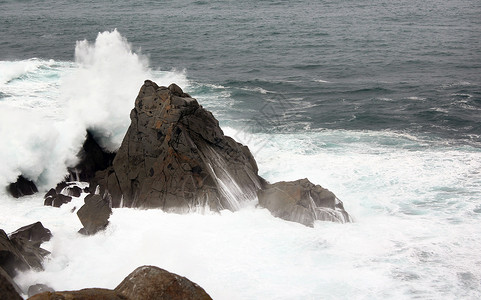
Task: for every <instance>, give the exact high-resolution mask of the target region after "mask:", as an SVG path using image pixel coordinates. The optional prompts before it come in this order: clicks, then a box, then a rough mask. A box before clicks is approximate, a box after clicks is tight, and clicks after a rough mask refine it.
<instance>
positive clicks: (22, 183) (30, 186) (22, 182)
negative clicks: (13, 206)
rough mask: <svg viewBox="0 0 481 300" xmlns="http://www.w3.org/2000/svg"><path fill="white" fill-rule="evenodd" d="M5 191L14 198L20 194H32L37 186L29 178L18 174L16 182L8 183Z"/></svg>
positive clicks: (20, 195)
mask: <svg viewBox="0 0 481 300" xmlns="http://www.w3.org/2000/svg"><path fill="white" fill-rule="evenodd" d="M7 191H8V193H9V194H10V195H12V196H13V197H15V198H20V197H22V196H28V195H33V194H35V193H36V192H38V189H37V186H36V185H35V183H34V182H33V181H31V180H28V179H27V178H25V177H23V176H19V177H18V178H17V181H16V182H13V183H10V184H9V185H8V187H7Z"/></svg>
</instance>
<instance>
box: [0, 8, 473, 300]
mask: <svg viewBox="0 0 481 300" xmlns="http://www.w3.org/2000/svg"><path fill="white" fill-rule="evenodd" d="M479 16H481V2H479V1H475V0H455V1H447V0H438V1H432V0H428V1H423V2H419V1H413V0H401V1H385V0H375V1H367V0H360V1H355V2H353V1H343V0H325V1H324V0H322V1H309V0H301V1H297V2H292V1H284V0H272V1H252V0H246V1H237V2H235V1H228V0H213V1H203V0H197V1H186V0H179V1H175V2H170V1H148V0H142V1H122V2H120V1H103V2H95V1H84V2H77V1H49V0H46V1H28V0H24V1H13V0H3V1H0V28H1V29H0V140H1V141H2V142H1V143H0V165H1V166H2V167H1V168H0V186H4V187H5V186H7V185H8V183H10V182H13V181H15V180H16V178H17V176H19V175H20V174H23V175H24V176H25V177H27V178H29V179H31V180H33V181H35V183H36V184H37V186H38V187H39V188H40V189H41V192H40V193H38V194H36V195H33V196H27V197H23V198H20V199H14V198H12V197H10V196H9V195H7V193H6V190H5V189H0V228H2V229H4V230H5V231H6V232H12V231H13V230H15V229H17V228H19V227H21V226H24V225H27V224H30V223H33V222H36V221H41V222H42V223H43V224H44V226H45V227H47V228H49V229H50V230H51V231H52V233H53V235H54V237H53V238H52V240H51V241H49V242H47V243H44V244H43V247H44V248H45V249H47V250H49V251H51V254H50V255H49V256H48V257H47V259H46V261H45V263H44V265H45V270H44V271H27V272H23V273H20V274H19V275H18V276H17V277H16V281H17V282H18V283H19V284H20V286H21V288H23V289H24V290H25V291H26V289H27V288H28V287H29V286H30V285H33V284H36V283H44V284H47V285H49V286H51V287H53V288H54V289H55V290H71V289H81V288H87V287H103V288H114V287H115V286H116V285H117V284H118V283H120V281H122V279H123V278H124V277H125V276H127V275H128V274H129V273H130V272H131V271H133V270H134V269H135V268H136V267H138V266H140V265H145V264H147V265H156V266H158V267H161V268H164V269H167V270H169V271H171V272H175V273H178V274H180V275H182V276H186V277H187V278H189V279H191V280H192V281H194V282H196V283H198V284H199V285H200V286H202V287H203V288H204V289H205V290H206V291H207V292H208V293H209V294H210V295H211V296H212V297H213V298H214V299H456V298H457V299H479V298H481V271H480V270H481V252H480V246H481V244H480V240H481V226H480V225H481V174H480V170H481V117H480V115H481V18H479ZM145 79H151V80H153V81H155V82H157V83H158V84H159V85H169V84H170V83H173V82H175V83H177V84H178V85H179V86H181V87H182V88H183V89H184V91H186V92H188V93H189V94H191V95H192V96H193V97H195V98H196V99H197V100H198V101H199V103H200V104H201V105H202V106H204V107H205V108H207V109H208V110H210V111H212V113H213V114H214V116H215V117H216V118H217V119H218V120H219V123H220V125H221V127H222V129H223V130H224V133H225V134H226V135H229V136H231V137H233V138H234V139H236V140H237V141H239V142H242V143H244V144H246V145H248V146H249V148H250V150H251V152H252V153H253V154H254V156H255V158H256V160H257V163H258V166H259V173H260V175H261V176H263V177H264V178H265V179H267V180H268V181H270V182H276V181H281V180H296V179H300V178H308V179H309V180H310V181H312V182H313V183H316V184H320V185H322V186H323V187H325V188H328V189H329V190H331V191H333V192H334V193H335V194H336V195H337V196H338V198H340V199H341V200H342V201H343V202H344V207H345V209H346V211H348V212H349V213H350V214H351V216H352V217H353V219H354V222H353V223H348V224H335V223H330V222H321V221H317V222H316V224H315V226H314V228H309V227H305V226H303V225H300V224H297V223H292V222H287V221H283V220H281V219H277V218H274V217H272V216H271V215H270V213H269V212H268V211H267V210H265V209H261V208H258V207H256V205H255V203H245V204H244V205H243V207H242V209H240V210H239V211H236V212H230V211H222V212H220V213H211V212H205V213H203V214H201V213H192V214H187V215H177V214H169V213H165V212H162V211H160V210H139V209H128V208H118V209H114V211H113V215H112V216H111V218H110V225H109V226H108V227H107V229H106V230H105V231H103V232H101V233H98V234H96V235H94V236H88V237H86V236H82V235H80V234H78V233H77V231H78V230H79V229H80V228H81V224H80V221H79V220H78V218H77V216H76V214H75V213H71V210H72V209H73V208H74V207H76V208H79V207H80V206H81V205H82V203H83V201H82V199H77V200H74V201H73V202H71V203H69V204H66V205H64V206H62V207H61V208H53V207H47V206H43V194H44V193H43V191H45V190H46V189H48V188H50V187H52V186H54V185H55V184H56V183H57V182H59V181H60V180H62V178H63V177H64V176H65V174H66V167H67V166H70V165H73V164H75V162H76V153H77V152H78V151H79V149H80V147H81V146H82V142H83V139H84V138H85V130H86V129H89V130H92V131H93V132H95V135H96V137H97V138H98V139H99V143H100V144H101V145H102V146H103V147H104V148H105V149H108V150H116V149H117V148H118V147H119V145H120V142H121V141H122V138H123V136H124V134H125V132H126V130H127V128H128V126H129V124H130V119H129V113H130V110H131V109H132V108H133V105H134V100H135V97H136V95H137V93H138V91H139V89H140V87H141V85H142V83H143V82H144V80H145ZM24 296H26V295H24Z"/></svg>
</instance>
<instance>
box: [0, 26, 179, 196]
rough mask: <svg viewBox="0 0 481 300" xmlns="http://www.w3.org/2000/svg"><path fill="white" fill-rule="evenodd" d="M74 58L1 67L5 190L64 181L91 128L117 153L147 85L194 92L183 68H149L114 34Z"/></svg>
mask: <svg viewBox="0 0 481 300" xmlns="http://www.w3.org/2000/svg"><path fill="white" fill-rule="evenodd" d="M75 60H76V61H75V63H72V62H57V61H53V60H48V61H46V60H40V59H29V60H23V61H14V62H5V61H2V62H0V92H1V93H2V95H6V97H4V98H2V99H1V100H0V108H1V109H0V126H1V127H0V134H1V135H0V136H1V137H2V138H3V141H4V143H3V144H2V146H1V147H0V157H1V159H2V163H3V165H4V166H5V167H3V168H2V170H0V186H6V185H7V184H8V183H9V182H14V181H15V180H16V178H17V176H18V175H20V174H23V175H24V176H26V177H27V178H29V179H31V180H33V181H35V182H36V183H37V185H39V187H40V188H41V189H43V188H48V187H51V186H52V185H54V184H56V183H57V182H59V181H61V180H62V179H63V177H64V176H65V174H66V168H67V166H69V165H72V164H74V163H75V161H76V154H77V153H78V151H79V149H80V147H81V146H82V143H83V141H84V139H85V134H86V130H87V129H90V130H92V131H93V132H94V135H95V136H96V138H97V139H98V140H99V142H100V143H101V145H102V146H103V147H105V148H106V149H107V150H116V149H117V148H118V147H119V146H120V143H121V141H122V139H123V136H124V135H125V132H126V131H127V128H128V126H129V124H130V119H129V115H130V110H131V109H132V108H133V105H134V101H135V97H136V96H137V93H138V91H139V88H140V87H141V86H142V84H143V82H144V80H146V79H152V80H154V81H155V82H157V83H158V84H160V85H169V84H170V83H172V82H176V83H177V84H179V85H181V86H182V87H183V88H186V89H187V90H188V88H189V82H188V80H187V78H186V74H185V71H176V70H171V71H152V70H151V69H150V68H149V67H148V62H147V59H146V58H145V57H144V56H142V55H141V54H136V53H134V52H133V51H132V48H131V46H130V44H129V43H128V42H127V41H126V40H125V38H123V37H122V36H121V35H120V34H119V32H118V31H116V30H114V31H111V32H103V33H99V34H98V36H97V38H96V40H95V41H94V42H93V43H90V42H88V41H85V40H84V41H80V42H78V43H77V45H76V48H75ZM3 161H5V162H3Z"/></svg>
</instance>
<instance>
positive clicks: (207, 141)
mask: <svg viewBox="0 0 481 300" xmlns="http://www.w3.org/2000/svg"><path fill="white" fill-rule="evenodd" d="M130 119H131V124H130V126H129V128H128V131H127V133H126V135H125V137H124V139H123V141H122V144H121V146H120V148H119V150H118V152H117V153H116V154H113V153H108V152H106V151H104V150H103V149H102V148H101V147H100V146H99V145H98V144H97V142H96V141H95V139H94V135H93V134H92V133H91V132H87V137H86V141H85V143H84V145H83V147H82V150H81V151H80V153H79V156H80V162H79V163H78V165H77V166H76V167H74V168H71V169H69V172H70V177H71V178H70V179H77V180H87V181H89V183H90V186H89V188H88V191H89V192H90V195H89V196H87V197H86V198H85V205H84V206H82V207H81V208H80V210H79V211H78V213H77V215H78V217H79V218H80V220H81V222H82V224H83V226H84V228H82V229H81V230H80V232H81V233H83V234H94V233H96V232H98V231H99V230H102V229H103V228H105V227H106V226H107V224H108V218H109V216H110V214H111V213H112V210H111V208H112V207H114V208H115V207H138V208H161V209H163V210H165V211H169V212H179V213H182V212H188V211H191V210H196V209H198V208H202V209H204V208H209V209H211V210H214V211H219V210H222V209H229V210H232V211H235V210H237V209H238V208H239V207H240V205H241V203H242V202H243V201H249V200H255V199H258V201H259V205H260V206H261V207H264V208H267V209H268V210H270V211H271V213H272V214H273V215H274V216H276V217H280V218H283V219H285V220H288V221H294V222H299V223H302V224H304V225H307V226H313V222H314V221H315V220H324V221H333V222H341V223H344V222H350V221H351V218H350V216H349V215H348V213H347V212H346V211H345V210H344V207H343V204H342V202H341V201H340V200H339V199H338V198H337V197H336V196H335V195H334V194H333V193H332V192H330V191H328V190H326V189H324V188H322V187H321V186H319V185H314V184H312V183H311V182H309V181H308V180H307V179H302V180H297V181H293V182H278V183H274V184H269V183H267V182H266V181H265V180H264V179H263V178H262V177H260V176H259V175H258V168H257V164H256V161H255V160H254V157H253V156H252V154H251V152H250V151H249V149H248V148H247V147H246V146H243V145H242V144H240V143H237V142H236V141H235V140H233V139H232V138H230V137H228V136H225V135H224V133H223V131H222V129H221V128H220V127H219V122H218V121H217V120H216V119H215V118H214V116H213V115H212V113H210V112H209V111H207V110H205V109H204V108H203V107H202V106H201V105H199V103H198V102H197V100H196V99H194V98H192V97H191V96H190V95H189V94H186V93H184V92H183V91H182V89H181V88H180V87H179V86H177V85H175V84H171V85H170V86H169V87H163V86H158V85H157V84H155V83H154V82H152V81H150V80H146V81H145V82H144V84H143V86H142V87H141V89H140V91H139V94H138V96H137V98H136V100H135V106H134V108H133V109H132V111H131V113H130ZM32 184H33V183H32ZM19 186H21V187H22V188H21V189H20V188H18V187H19ZM29 187H31V185H30V184H29V183H28V181H25V179H24V178H23V177H21V178H19V180H18V182H17V183H16V185H15V186H14V188H12V190H13V191H17V194H23V193H25V192H26V190H29ZM31 188H32V189H33V187H31ZM20 190H21V191H20ZM81 192H82V190H81V189H80V188H78V187H72V186H68V184H67V183H66V182H62V183H60V184H59V185H58V186H57V187H56V188H55V189H51V190H50V191H49V192H48V193H47V194H46V195H45V205H52V206H56V207H58V206H60V205H62V204H63V203H67V202H69V201H70V200H71V199H72V197H78V196H80V194H81Z"/></svg>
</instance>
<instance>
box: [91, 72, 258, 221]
mask: <svg viewBox="0 0 481 300" xmlns="http://www.w3.org/2000/svg"><path fill="white" fill-rule="evenodd" d="M130 118H131V124H130V127H129V129H128V131H127V134H126V135H125V137H124V140H123V142H122V145H121V146H120V149H119V150H118V152H117V155H116V156H115V159H114V160H113V164H112V166H111V167H110V168H107V169H106V170H104V171H101V172H97V174H96V176H95V178H94V180H92V181H91V186H90V189H91V190H93V189H94V188H95V187H96V186H97V185H98V186H99V187H100V194H103V193H105V192H107V193H108V194H110V195H111V197H112V206H113V207H119V206H127V207H142V208H161V209H163V210H165V211H174V212H186V211H189V210H192V209H195V208H196V207H206V206H208V207H209V208H210V209H212V210H221V209H230V210H236V209H238V208H239V201H243V200H247V199H255V197H256V192H257V190H259V189H260V188H261V187H262V184H263V180H262V178H260V177H259V176H258V174H257V172H258V169H257V164H256V162H255V160H254V158H253V156H252V154H251V153H250V151H249V149H248V148H247V147H246V146H243V145H241V144H239V143H237V142H236V141H234V140H233V139H232V138H230V137H227V136H225V135H224V133H223V132H222V130H221V129H220V127H219V122H218V121H217V120H216V119H215V118H214V116H213V115H212V113H210V112H209V111H207V110H205V109H204V108H203V107H202V106H201V105H199V103H198V102H197V100H195V99H194V98H191V97H190V96H189V95H188V94H186V93H184V92H183V91H182V89H181V88H180V87H178V86H177V85H175V84H172V85H170V86H169V87H168V88H167V87H159V86H157V85H156V84H155V83H154V82H152V81H149V80H147V81H145V83H144V85H143V86H142V88H141V89H140V92H139V95H138V97H137V99H136V101H135V108H134V109H133V110H132V112H131V114H130Z"/></svg>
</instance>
